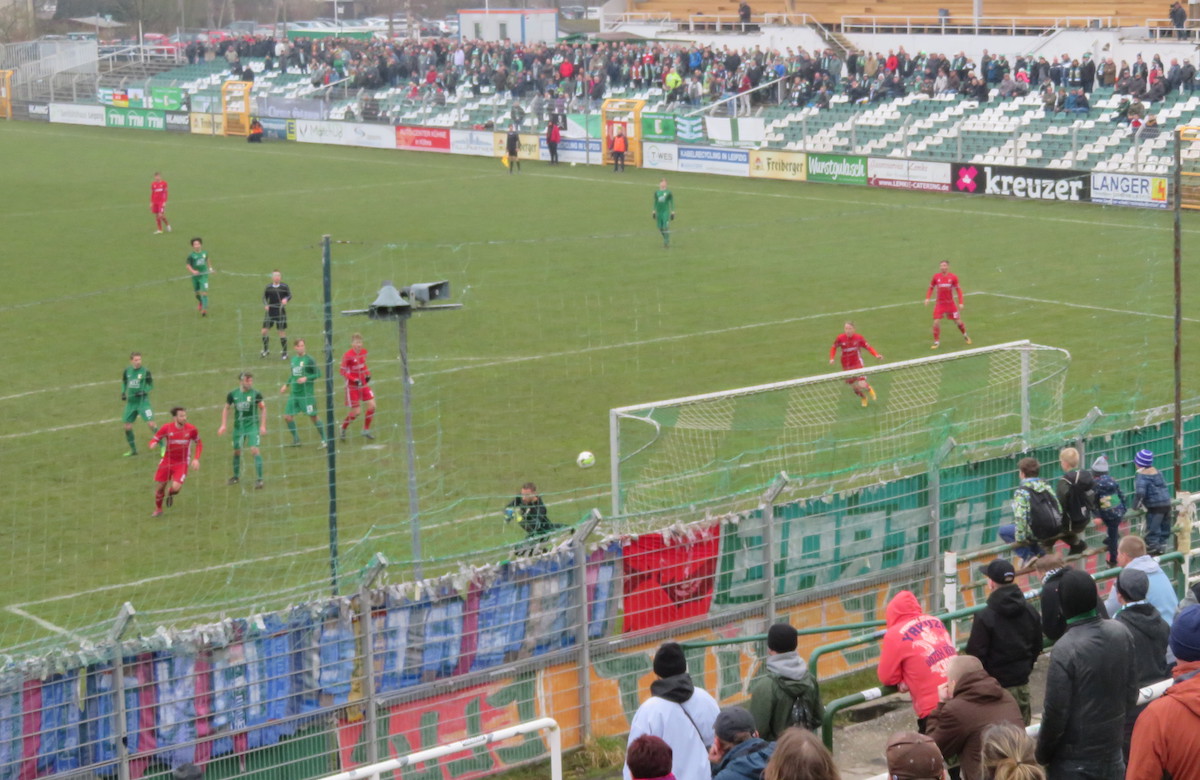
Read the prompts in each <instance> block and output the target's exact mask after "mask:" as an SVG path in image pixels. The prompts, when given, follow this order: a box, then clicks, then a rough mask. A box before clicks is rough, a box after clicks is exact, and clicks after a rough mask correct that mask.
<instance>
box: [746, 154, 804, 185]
mask: <svg viewBox="0 0 1200 780" xmlns="http://www.w3.org/2000/svg"><path fill="white" fill-rule="evenodd" d="M805 162H806V160H805V155H804V152H779V151H775V150H774V149H754V150H752V151H751V152H750V176H751V177H752V178H755V179H783V180H785V181H804V179H805V176H806V174H807V169H806V166H805Z"/></svg>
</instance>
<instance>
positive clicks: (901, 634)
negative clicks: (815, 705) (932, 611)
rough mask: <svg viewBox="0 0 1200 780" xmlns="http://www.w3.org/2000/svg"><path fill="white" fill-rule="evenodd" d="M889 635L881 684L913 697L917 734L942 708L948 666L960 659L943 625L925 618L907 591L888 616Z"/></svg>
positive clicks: (891, 604)
mask: <svg viewBox="0 0 1200 780" xmlns="http://www.w3.org/2000/svg"><path fill="white" fill-rule="evenodd" d="M885 616H886V619H887V631H886V633H884V635H883V648H882V649H881V651H880V653H879V669H878V670H877V671H878V674H879V682H881V683H883V684H884V685H898V686H899V687H900V690H902V691H904V690H906V691H908V692H909V693H910V694H911V695H912V703H913V709H914V710H915V711H916V713H917V730H918V731H919V732H921V733H922V734H924V733H925V718H926V717H927V716H928V715H929V713H931V712H933V710H934V709H935V708H936V707H937V705H938V686H940V685H942V684H943V683H945V682H946V663H947V662H948V661H949V660H950V659H951V658H953V657H954V656H956V655H958V653H957V651H955V649H954V643H953V642H952V641H950V634H949V633H947V632H946V627H945V626H944V625H942V621H940V620H938V619H937V618H935V617H933V616H932V615H927V614H925V612H924V610H922V609H921V604H920V603H919V602H918V601H917V597H916V596H914V595H913V594H912V593H910V592H909V591H907V590H902V591H900V592H899V593H897V594H896V595H895V597H894V598H892V600H891V601H890V602H888V605H887V612H886V613H885Z"/></svg>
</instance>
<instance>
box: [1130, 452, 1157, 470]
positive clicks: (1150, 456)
mask: <svg viewBox="0 0 1200 780" xmlns="http://www.w3.org/2000/svg"><path fill="white" fill-rule="evenodd" d="M1133 462H1134V464H1136V465H1137V467H1138V468H1139V469H1146V468H1150V467H1151V466H1153V465H1154V452H1153V451H1151V450H1138V454H1137V455H1134V456H1133Z"/></svg>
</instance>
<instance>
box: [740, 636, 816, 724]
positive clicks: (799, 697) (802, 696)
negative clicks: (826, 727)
mask: <svg viewBox="0 0 1200 780" xmlns="http://www.w3.org/2000/svg"><path fill="white" fill-rule="evenodd" d="M798 644H799V640H798V635H797V633H796V629H794V628H792V627H791V626H789V625H788V624H787V623H776V624H775V625H773V626H771V628H770V629H769V630H768V631H767V664H766V666H767V673H766V674H764V675H761V676H759V677H758V678H756V679H755V680H754V682H752V683H750V704H749V710H750V714H751V715H753V716H754V723H755V725H756V726H757V727H758V735H759V736H760V737H762V738H763V739H765V740H767V741H768V742H774V741H775V740H777V739H779V737H780V735H782V734H783V732H784V731H786V730H787V729H788V728H789V727H790V726H800V727H802V728H806V729H809V730H811V731H815V730H816V729H818V728H819V727H820V725H821V719H822V718H823V717H824V715H825V710H824V709H823V708H822V707H821V695H820V691H819V690H818V688H817V681H816V678H815V677H813V675H812V672H810V671H809V669H808V664H807V663H805V661H804V659H803V658H801V657H800V654H799V653H797V652H796V647H797V646H798Z"/></svg>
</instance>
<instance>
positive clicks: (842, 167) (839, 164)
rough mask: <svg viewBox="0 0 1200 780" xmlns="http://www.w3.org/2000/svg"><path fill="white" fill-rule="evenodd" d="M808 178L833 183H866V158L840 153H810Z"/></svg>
mask: <svg viewBox="0 0 1200 780" xmlns="http://www.w3.org/2000/svg"><path fill="white" fill-rule="evenodd" d="M808 180H809V181H823V182H829V183H834V184H866V183H867V158H866V157H858V156H846V155H841V154H810V155H809V156H808Z"/></svg>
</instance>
